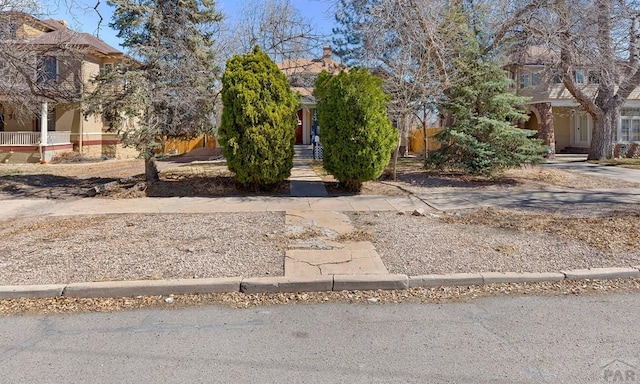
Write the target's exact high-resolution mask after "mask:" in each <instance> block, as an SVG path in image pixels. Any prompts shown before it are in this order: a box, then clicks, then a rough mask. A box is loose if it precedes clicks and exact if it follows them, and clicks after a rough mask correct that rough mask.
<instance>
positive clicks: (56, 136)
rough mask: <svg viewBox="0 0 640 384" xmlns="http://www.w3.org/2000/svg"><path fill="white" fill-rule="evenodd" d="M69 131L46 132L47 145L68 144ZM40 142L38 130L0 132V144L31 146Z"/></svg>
mask: <svg viewBox="0 0 640 384" xmlns="http://www.w3.org/2000/svg"><path fill="white" fill-rule="evenodd" d="M70 143H71V131H51V132H47V145H54V144H70ZM39 144H40V132H0V145H13V146H33V145H39Z"/></svg>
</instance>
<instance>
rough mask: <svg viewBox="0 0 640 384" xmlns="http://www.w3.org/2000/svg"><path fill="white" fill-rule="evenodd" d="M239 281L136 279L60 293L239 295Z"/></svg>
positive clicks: (74, 287) (75, 287) (80, 285)
mask: <svg viewBox="0 0 640 384" xmlns="http://www.w3.org/2000/svg"><path fill="white" fill-rule="evenodd" d="M240 280H241V279H240V278H238V277H231V278H219V279H191V280H187V279H185V280H136V281H106V282H97V283H73V284H69V285H67V286H66V287H65V288H64V290H63V291H62V296H64V297H127V296H155V295H169V294H176V295H180V294H189V293H221V292H238V291H239V290H240Z"/></svg>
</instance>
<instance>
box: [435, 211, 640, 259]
mask: <svg viewBox="0 0 640 384" xmlns="http://www.w3.org/2000/svg"><path fill="white" fill-rule="evenodd" d="M440 220H442V221H444V222H447V223H457V224H467V225H484V226H489V227H495V228H503V229H512V230H514V231H528V232H546V233H551V234H555V235H560V236H562V237H566V238H570V239H575V240H580V241H584V242H586V243H587V244H589V245H590V246H592V247H594V248H596V249H599V250H600V251H602V252H604V253H607V254H610V255H615V254H617V253H623V252H628V251H630V250H634V249H638V248H640V236H638V234H640V211H627V212H622V211H614V212H611V213H608V214H606V215H603V216H600V217H588V218H575V217H563V216H559V215H550V214H537V213H523V212H514V211H511V210H504V209H495V208H482V209H479V210H476V211H473V212H471V213H470V214H467V215H462V216H451V215H448V216H444V217H441V218H440Z"/></svg>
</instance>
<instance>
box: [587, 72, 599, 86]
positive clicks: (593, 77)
mask: <svg viewBox="0 0 640 384" xmlns="http://www.w3.org/2000/svg"><path fill="white" fill-rule="evenodd" d="M587 81H588V82H589V84H600V74H599V73H598V72H596V71H589V75H588V79H587Z"/></svg>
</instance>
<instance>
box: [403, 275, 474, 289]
mask: <svg viewBox="0 0 640 384" xmlns="http://www.w3.org/2000/svg"><path fill="white" fill-rule="evenodd" d="M482 284H483V279H482V275H481V274H479V273H450V274H448V275H422V276H412V277H410V278H409V287H411V288H415V287H440V286H452V285H482Z"/></svg>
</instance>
